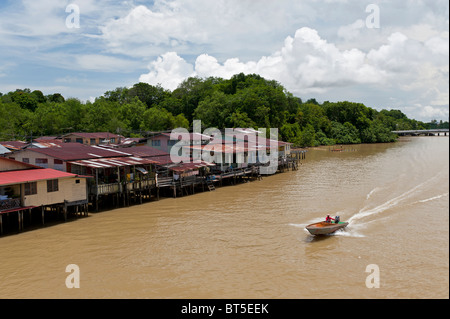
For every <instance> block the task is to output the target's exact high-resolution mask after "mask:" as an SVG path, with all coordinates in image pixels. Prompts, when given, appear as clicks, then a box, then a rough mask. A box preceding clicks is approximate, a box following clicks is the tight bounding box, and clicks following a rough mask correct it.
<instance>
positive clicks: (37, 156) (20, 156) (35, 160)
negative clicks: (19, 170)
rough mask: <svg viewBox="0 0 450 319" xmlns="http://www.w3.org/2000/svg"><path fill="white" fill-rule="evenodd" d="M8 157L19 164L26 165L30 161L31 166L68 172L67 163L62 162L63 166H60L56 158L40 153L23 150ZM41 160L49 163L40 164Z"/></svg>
mask: <svg viewBox="0 0 450 319" xmlns="http://www.w3.org/2000/svg"><path fill="white" fill-rule="evenodd" d="M8 157H10V158H13V159H15V160H16V161H19V162H24V163H26V162H27V161H28V163H29V164H32V165H36V166H40V167H43V168H53V169H56V170H58V171H63V172H66V171H67V167H66V162H62V164H60V163H58V162H59V161H58V159H56V158H54V157H51V156H48V155H45V154H41V153H38V152H33V151H30V150H21V151H19V152H16V153H14V154H12V155H10V156H8ZM24 159H25V160H24ZM40 160H47V163H40ZM55 161H56V163H55Z"/></svg>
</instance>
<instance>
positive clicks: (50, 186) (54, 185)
mask: <svg viewBox="0 0 450 319" xmlns="http://www.w3.org/2000/svg"><path fill="white" fill-rule="evenodd" d="M57 191H58V180H57V179H51V180H48V181H47V192H48V193H52V192H57Z"/></svg>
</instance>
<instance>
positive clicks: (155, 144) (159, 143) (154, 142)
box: [152, 140, 161, 146]
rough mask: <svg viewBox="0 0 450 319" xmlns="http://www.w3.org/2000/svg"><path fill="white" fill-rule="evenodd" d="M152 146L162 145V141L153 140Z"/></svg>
mask: <svg viewBox="0 0 450 319" xmlns="http://www.w3.org/2000/svg"><path fill="white" fill-rule="evenodd" d="M152 146H161V141H160V140H153V141H152Z"/></svg>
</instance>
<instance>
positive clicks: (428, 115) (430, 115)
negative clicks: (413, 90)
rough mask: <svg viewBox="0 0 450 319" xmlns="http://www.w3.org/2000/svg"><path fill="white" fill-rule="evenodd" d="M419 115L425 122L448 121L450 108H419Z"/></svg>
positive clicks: (429, 106)
mask: <svg viewBox="0 0 450 319" xmlns="http://www.w3.org/2000/svg"><path fill="white" fill-rule="evenodd" d="M417 109H418V113H419V115H420V117H421V118H424V119H425V121H427V122H428V121H431V120H435V119H447V120H448V118H449V111H448V107H436V106H431V105H426V106H424V107H423V106H421V105H419V106H418V108H417Z"/></svg>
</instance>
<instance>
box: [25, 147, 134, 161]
mask: <svg viewBox="0 0 450 319" xmlns="http://www.w3.org/2000/svg"><path fill="white" fill-rule="evenodd" d="M27 150H28V151H33V152H37V153H41V154H45V155H47V156H50V157H54V158H56V159H60V160H63V161H76V160H82V159H92V158H102V157H120V156H124V157H125V156H132V155H133V154H130V153H126V152H122V151H118V150H116V149H109V148H104V147H100V146H88V145H83V144H80V143H62V144H60V147H48V148H28V149H27Z"/></svg>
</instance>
